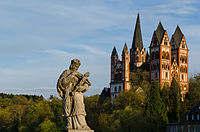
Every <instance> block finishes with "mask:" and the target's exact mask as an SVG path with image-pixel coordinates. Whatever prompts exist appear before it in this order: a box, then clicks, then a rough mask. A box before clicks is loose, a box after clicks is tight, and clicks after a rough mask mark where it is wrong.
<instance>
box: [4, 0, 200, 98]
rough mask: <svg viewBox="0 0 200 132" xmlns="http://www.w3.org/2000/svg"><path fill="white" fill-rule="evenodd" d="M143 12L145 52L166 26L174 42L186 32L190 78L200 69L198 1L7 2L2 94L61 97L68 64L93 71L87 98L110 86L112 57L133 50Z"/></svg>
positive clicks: (38, 0)
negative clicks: (60, 83) (115, 52)
mask: <svg viewBox="0 0 200 132" xmlns="http://www.w3.org/2000/svg"><path fill="white" fill-rule="evenodd" d="M138 9H139V12H140V21H141V29H142V35H143V42H144V47H145V48H146V50H147V49H148V46H149V44H150V41H151V37H152V35H153V31H154V30H155V29H156V27H157V25H158V23H159V21H161V22H162V24H163V26H164V28H165V29H166V30H167V32H168V35H169V37H170V38H171V36H172V34H173V32H174V31H175V28H176V26H177V24H178V25H179V26H180V28H181V30H182V32H183V33H184V34H185V37H186V42H187V44H188V47H189V49H190V52H189V74H190V76H192V75H194V74H196V73H199V72H200V69H199V66H200V61H198V60H199V56H200V52H199V49H200V44H199V38H200V33H199V31H200V16H199V12H200V2H199V0H165V1H161V0H154V1H149V0H16V1H13V0H5V1H1V2H0V46H1V48H0V75H1V76H0V92H4V93H14V94H36V95H43V96H45V97H46V98H47V97H49V96H50V95H54V96H58V94H57V91H56V83H57V79H58V77H59V75H60V74H61V73H62V71H63V70H64V69H67V68H68V67H69V64H70V60H71V59H73V58H78V59H80V60H81V63H82V65H81V67H80V69H79V71H80V72H81V73H85V72H87V71H90V72H91V76H90V78H89V79H90V81H91V82H92V86H91V88H90V89H89V91H88V92H87V93H85V95H86V96H90V95H93V94H99V93H100V92H101V90H102V89H103V87H108V86H109V81H110V54H111V51H112V49H113V47H114V46H116V48H117V50H118V53H119V54H120V55H121V52H122V48H123V45H124V43H125V42H126V43H127V45H128V47H129V49H130V47H131V42H132V38H133V32H134V27H135V21H136V16H137V13H138Z"/></svg>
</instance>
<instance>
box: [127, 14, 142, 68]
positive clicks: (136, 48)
mask: <svg viewBox="0 0 200 132" xmlns="http://www.w3.org/2000/svg"><path fill="white" fill-rule="evenodd" d="M144 62H145V49H144V48H143V41H142V33H141V27H140V16H139V14H138V15H137V20H136V25H135V31H134V36H133V42H132V47H131V49H130V66H131V70H134V69H135V67H136V68H137V67H140V66H141V65H142V64H143V63H144Z"/></svg>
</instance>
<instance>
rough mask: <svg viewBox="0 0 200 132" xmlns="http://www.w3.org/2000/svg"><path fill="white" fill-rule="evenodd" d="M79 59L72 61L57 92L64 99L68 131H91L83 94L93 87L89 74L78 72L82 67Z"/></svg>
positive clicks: (59, 82) (60, 79) (62, 76)
mask: <svg viewBox="0 0 200 132" xmlns="http://www.w3.org/2000/svg"><path fill="white" fill-rule="evenodd" d="M80 64H81V63H80V61H79V60H78V59H73V60H71V65H70V67H69V70H65V71H64V72H63V73H62V74H61V76H60V78H59V79H58V83H57V91H58V93H59V96H60V97H61V98H62V99H63V110H64V111H63V112H64V116H65V117H66V122H67V125H66V129H67V130H74V129H75V130H90V128H89V127H88V125H87V123H86V120H85V116H86V112H85V104H84V101H83V95H82V93H84V92H86V91H87V90H88V88H89V86H90V85H91V83H90V81H89V80H88V78H87V77H88V76H89V75H90V73H89V72H86V73H85V74H84V75H82V74H81V73H79V72H78V71H77V70H78V68H79V66H80Z"/></svg>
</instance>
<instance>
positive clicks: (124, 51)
mask: <svg viewBox="0 0 200 132" xmlns="http://www.w3.org/2000/svg"><path fill="white" fill-rule="evenodd" d="M126 51H128V48H127V45H126V43H125V44H124V48H123V51H122V55H124V54H125V53H126Z"/></svg>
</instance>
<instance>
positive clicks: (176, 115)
mask: <svg viewBox="0 0 200 132" xmlns="http://www.w3.org/2000/svg"><path fill="white" fill-rule="evenodd" d="M169 97H170V98H169V114H168V117H169V121H170V122H179V121H180V104H181V94H180V86H179V83H178V81H177V80H176V79H174V78H173V79H172V83H171V87H170V90H169Z"/></svg>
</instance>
